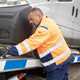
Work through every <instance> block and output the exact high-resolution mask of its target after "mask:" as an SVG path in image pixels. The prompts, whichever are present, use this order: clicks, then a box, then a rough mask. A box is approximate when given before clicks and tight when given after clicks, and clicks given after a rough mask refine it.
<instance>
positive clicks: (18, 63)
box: [0, 0, 80, 80]
mask: <svg viewBox="0 0 80 80" xmlns="http://www.w3.org/2000/svg"><path fill="white" fill-rule="evenodd" d="M41 1H42V0H41ZM79 2H80V1H79V0H74V1H72V2H71V1H69V2H63V1H61V2H60V0H59V2H54V1H53V0H45V1H44V2H40V3H35V4H33V3H30V4H25V5H17V6H9V7H5V6H4V7H0V50H1V51H2V50H5V48H8V47H10V46H13V45H16V44H18V43H19V42H21V41H22V40H24V39H25V38H28V37H29V36H30V35H31V32H32V30H33V28H32V27H31V26H30V25H29V24H28V22H27V21H26V20H25V13H26V10H27V13H28V12H29V10H30V9H31V8H32V7H39V8H41V9H42V10H43V12H44V14H46V15H47V16H49V17H51V18H53V19H54V20H55V21H56V23H57V25H59V26H60V28H61V30H62V32H63V35H64V37H65V39H66V41H67V43H68V45H69V47H70V48H71V51H72V54H73V56H74V61H73V62H72V64H71V65H70V70H69V74H70V76H69V79H70V80H79V76H80V74H79V73H80V71H79V66H80V64H79V62H80V51H79V49H80V37H79V34H80V31H79V29H80V28H79V26H80V22H79V20H80V17H79V12H80V11H79V9H80V7H79ZM51 9H52V10H51ZM1 51H0V53H1ZM6 53H7V52H5V53H4V55H1V57H0V79H1V80H21V79H22V78H23V76H27V77H28V79H29V80H31V79H30V78H31V77H32V76H33V77H34V76H36V77H37V76H38V77H39V76H40V78H39V80H40V79H41V80H45V76H44V74H45V73H43V69H42V65H41V64H40V61H39V60H38V59H37V57H38V56H37V55H36V51H33V52H30V54H28V55H23V56H20V57H17V56H16V57H13V56H10V55H7V54H6ZM25 73H27V75H26V74H25ZM40 73H42V74H40ZM74 75H75V76H74ZM12 76H14V77H12ZM21 76H22V77H21ZM11 77H12V78H11ZM33 79H34V80H38V78H37V79H35V78H32V80H33ZM23 80H24V79H23Z"/></svg>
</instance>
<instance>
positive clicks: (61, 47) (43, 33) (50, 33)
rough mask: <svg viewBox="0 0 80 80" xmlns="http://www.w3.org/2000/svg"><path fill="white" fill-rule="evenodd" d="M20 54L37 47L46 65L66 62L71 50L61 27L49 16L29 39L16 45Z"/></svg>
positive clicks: (44, 18)
mask: <svg viewBox="0 0 80 80" xmlns="http://www.w3.org/2000/svg"><path fill="white" fill-rule="evenodd" d="M15 47H16V48H17V50H18V53H19V55H22V54H25V53H27V52H29V51H32V50H34V49H37V51H38V55H39V57H40V60H41V61H42V64H43V65H44V66H49V65H51V64H53V63H55V64H56V65H58V64H61V63H63V62H65V61H66V60H67V59H68V58H69V56H70V54H71V51H70V49H69V47H68V46H67V44H66V42H65V40H64V38H63V36H62V33H61V31H60V30H59V27H58V26H57V25H56V23H55V22H54V21H53V20H51V19H49V18H48V17H43V19H42V21H41V24H40V25H39V26H38V28H37V29H36V31H35V33H33V34H32V35H31V36H30V37H29V38H28V39H25V40H24V41H23V42H21V43H19V44H18V45H16V46H15Z"/></svg>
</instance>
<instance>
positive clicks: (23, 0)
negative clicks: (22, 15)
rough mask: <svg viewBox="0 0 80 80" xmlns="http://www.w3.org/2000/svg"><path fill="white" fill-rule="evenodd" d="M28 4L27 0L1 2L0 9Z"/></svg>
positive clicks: (0, 0) (5, 0) (3, 0)
mask: <svg viewBox="0 0 80 80" xmlns="http://www.w3.org/2000/svg"><path fill="white" fill-rule="evenodd" d="M24 4H28V1H27V0H0V7H9V6H17V5H24Z"/></svg>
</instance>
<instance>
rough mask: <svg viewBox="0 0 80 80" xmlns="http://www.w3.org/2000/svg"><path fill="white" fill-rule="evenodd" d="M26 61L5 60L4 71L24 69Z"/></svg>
mask: <svg viewBox="0 0 80 80" xmlns="http://www.w3.org/2000/svg"><path fill="white" fill-rule="evenodd" d="M26 62H27V60H26V59H23V60H7V61H6V64H5V67H4V70H7V69H8V70H9V69H20V68H25V65H26Z"/></svg>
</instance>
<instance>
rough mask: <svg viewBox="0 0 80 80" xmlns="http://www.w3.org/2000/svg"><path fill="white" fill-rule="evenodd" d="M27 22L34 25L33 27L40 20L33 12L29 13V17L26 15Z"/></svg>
mask: <svg viewBox="0 0 80 80" xmlns="http://www.w3.org/2000/svg"><path fill="white" fill-rule="evenodd" d="M28 21H29V23H30V24H32V25H34V26H38V25H39V23H40V21H41V19H40V17H39V16H38V15H36V13H35V12H31V13H30V14H29V15H28Z"/></svg>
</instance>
